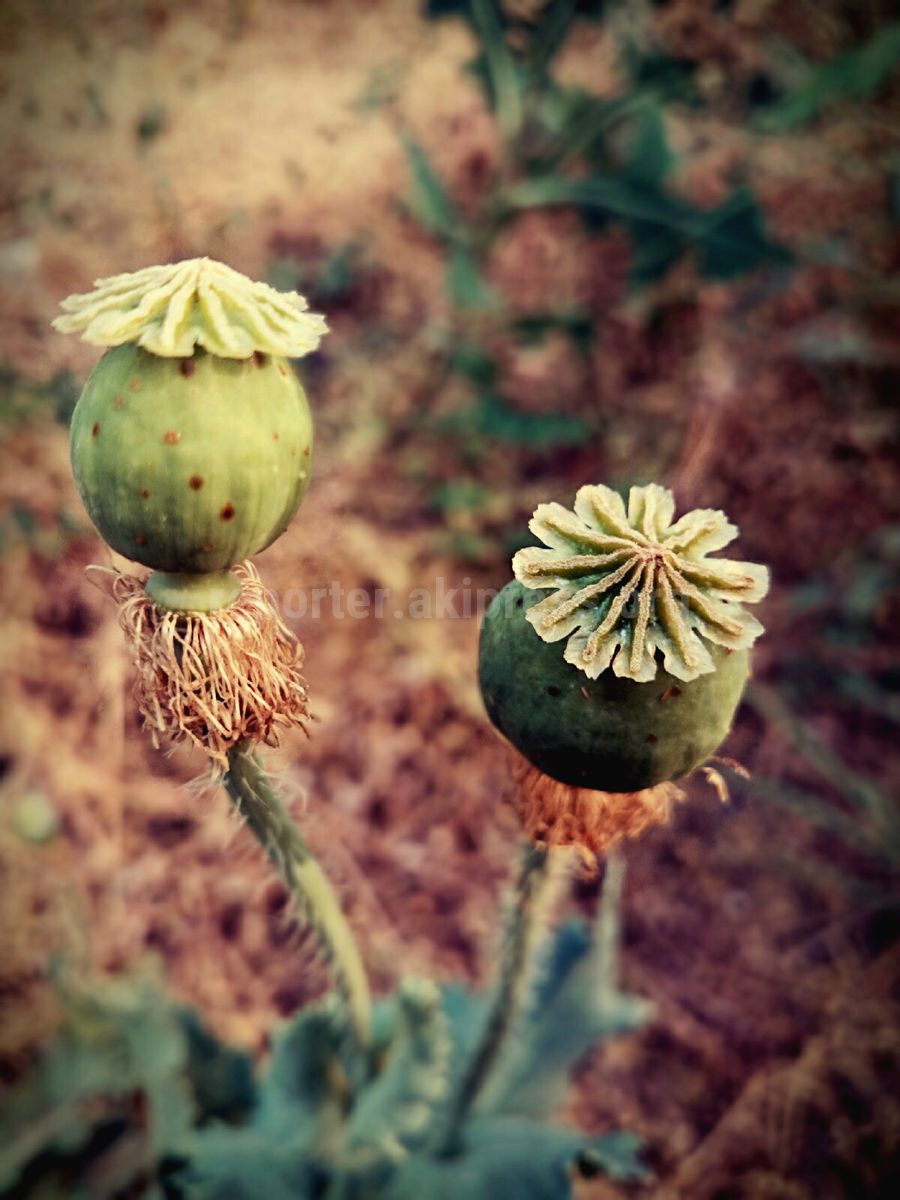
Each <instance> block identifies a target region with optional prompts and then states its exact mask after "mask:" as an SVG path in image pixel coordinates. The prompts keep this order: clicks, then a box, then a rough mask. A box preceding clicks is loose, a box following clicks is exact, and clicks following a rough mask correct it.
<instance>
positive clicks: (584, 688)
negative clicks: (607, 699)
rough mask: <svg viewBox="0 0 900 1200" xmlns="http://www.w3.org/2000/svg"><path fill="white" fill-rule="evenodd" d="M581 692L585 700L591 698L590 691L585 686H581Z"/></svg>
mask: <svg viewBox="0 0 900 1200" xmlns="http://www.w3.org/2000/svg"><path fill="white" fill-rule="evenodd" d="M581 694H582V696H584V698H585V700H590V698H591V693H590V692H589V691H588V690H587V688H586V687H583V688H582V689H581Z"/></svg>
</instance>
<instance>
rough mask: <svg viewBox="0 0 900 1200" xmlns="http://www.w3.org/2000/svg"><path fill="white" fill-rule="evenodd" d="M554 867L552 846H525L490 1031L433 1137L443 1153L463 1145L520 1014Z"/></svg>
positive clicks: (487, 1029)
mask: <svg viewBox="0 0 900 1200" xmlns="http://www.w3.org/2000/svg"><path fill="white" fill-rule="evenodd" d="M549 867H550V852H549V850H548V849H547V847H546V846H532V845H528V846H527V847H526V848H525V851H524V854H523V857H522V865H521V868H520V870H519V876H518V879H517V880H516V890H515V896H514V899H513V906H512V912H511V913H510V917H509V921H508V924H507V928H506V932H505V937H504V947H503V962H502V964H501V968H500V979H499V982H498V984H497V991H496V993H495V995H494V999H493V1002H492V1004H491V1008H490V1012H489V1014H488V1018H487V1023H486V1025H485V1028H484V1032H483V1033H482V1035H481V1039H480V1041H479V1043H478V1045H477V1046H476V1047H475V1050H474V1052H473V1054H472V1057H471V1058H470V1059H469V1061H468V1062H467V1063H466V1065H465V1067H464V1069H463V1073H462V1075H461V1076H460V1079H459V1082H458V1084H457V1086H456V1089H455V1091H454V1093H453V1095H451V1097H450V1100H449V1102H448V1105H447V1109H446V1113H445V1117H444V1121H443V1123H442V1124H441V1126H440V1127H439V1129H438V1132H437V1136H436V1137H435V1139H434V1141H433V1147H434V1153H435V1154H436V1155H437V1156H439V1157H449V1156H451V1155H453V1154H455V1153H457V1152H458V1151H459V1149H460V1143H461V1138H462V1128H463V1124H464V1122H465V1119H466V1116H467V1115H468V1113H469V1110H470V1109H471V1107H472V1105H473V1104H474V1102H475V1100H476V1099H477V1097H478V1094H479V1093H480V1091H481V1089H482V1087H483V1086H484V1084H485V1082H486V1080H487V1077H488V1075H489V1074H490V1071H491V1068H492V1067H493V1065H494V1063H495V1062H496V1060H497V1056H498V1055H499V1053H500V1051H501V1049H502V1047H503V1043H504V1040H505V1039H506V1036H507V1034H508V1033H509V1031H510V1029H511V1027H512V1026H513V1024H514V1022H515V1020H516V1018H517V1017H518V1015H519V1010H520V1008H521V1001H522V993H523V992H524V990H525V984H526V983H527V981H528V978H529V974H530V965H531V957H532V950H533V948H534V944H535V942H536V940H537V935H538V933H539V931H540V927H541V923H540V915H541V913H542V911H543V909H544V907H545V905H544V903H543V901H544V900H545V899H546V892H547V888H548V884H549V882H550V879H551V873H550V869H549Z"/></svg>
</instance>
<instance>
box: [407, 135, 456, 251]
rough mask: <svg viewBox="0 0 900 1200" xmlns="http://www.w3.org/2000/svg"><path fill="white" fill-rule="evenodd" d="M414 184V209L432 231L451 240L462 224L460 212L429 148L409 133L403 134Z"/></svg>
mask: <svg viewBox="0 0 900 1200" xmlns="http://www.w3.org/2000/svg"><path fill="white" fill-rule="evenodd" d="M402 140H403V148H404V150H405V151H406V159H407V162H408V163H409V169H410V177H411V183H412V209H413V212H414V213H415V216H416V217H417V219H418V220H419V221H420V222H421V224H422V225H424V226H425V228H426V229H427V230H428V231H429V232H430V233H434V234H436V235H437V236H438V237H441V238H444V239H447V240H449V239H451V238H453V237H454V236H455V234H456V233H457V231H458V229H459V226H460V219H459V214H458V213H457V211H456V206H455V205H454V203H453V201H452V200H451V199H450V195H449V193H448V192H447V190H446V188H445V187H444V185H443V183H442V181H441V179H440V176H439V175H438V174H437V172H436V171H435V170H434V168H433V167H432V165H431V160H430V159H429V157H428V155H427V154H426V152H425V150H424V149H423V148H422V146H420V145H419V143H418V142H417V141H416V140H415V139H414V138H412V137H411V136H410V135H409V134H407V133H404V134H403V135H402Z"/></svg>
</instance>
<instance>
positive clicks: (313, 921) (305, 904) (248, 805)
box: [223, 742, 371, 1053]
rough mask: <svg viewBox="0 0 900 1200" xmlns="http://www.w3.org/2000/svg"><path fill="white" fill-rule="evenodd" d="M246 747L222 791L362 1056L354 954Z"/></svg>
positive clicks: (364, 1016)
mask: <svg viewBox="0 0 900 1200" xmlns="http://www.w3.org/2000/svg"><path fill="white" fill-rule="evenodd" d="M252 745H253V743H251V742H239V743H238V744H237V745H236V746H234V747H233V748H232V749H231V750H230V751H229V752H228V770H227V771H226V773H225V776H224V780H223V782H224V784H225V788H226V790H227V792H228V795H229V796H230V797H231V799H232V801H233V803H234V806H235V808H236V809H237V811H238V812H239V813H240V815H241V816H242V817H243V818H244V820H245V821H246V822H247V824H248V825H249V826H250V829H251V830H252V832H253V834H254V836H255V837H256V840H257V841H258V842H259V843H260V845H261V846H262V847H263V849H264V850H265V851H266V853H267V854H268V856H269V858H270V859H271V860H272V862H273V863H274V865H275V867H276V868H277V870H278V872H279V873H280V875H281V877H282V878H283V879H284V881H285V883H286V884H287V885H288V887H289V888H290V890H291V894H292V895H293V896H294V898H295V899H296V901H297V902H298V904H299V905H300V908H301V909H302V911H303V915H304V916H305V918H306V920H307V921H308V922H309V924H310V925H311V926H312V928H313V929H314V931H315V933H316V935H317V937H318V939H319V941H320V943H321V945H322V947H323V949H324V951H325V955H326V957H327V959H328V962H329V964H330V966H331V969H332V971H333V972H334V975H335V981H336V984H337V989H338V992H339V994H340V996H341V997H342V999H343V1003H344V1006H345V1009H346V1012H347V1019H348V1022H349V1026H350V1030H351V1032H352V1035H353V1039H354V1040H355V1042H356V1045H357V1047H358V1049H359V1050H360V1051H362V1052H363V1053H364V1052H365V1051H366V1049H367V1047H368V1044H369V1034H370V1021H371V999H370V994H369V982H368V979H367V977H366V972H365V968H364V966H363V962H362V958H361V956H360V953H359V948H358V946H357V944H356V940H355V938H354V937H353V934H352V932H351V930H350V926H349V924H348V923H347V918H346V917H345V916H344V913H343V911H342V909H341V906H340V903H339V902H338V898H337V896H336V895H335V892H334V889H333V888H332V886H331V883H330V882H329V880H328V876H327V875H326V874H325V872H324V871H323V870H322V868H321V866H320V865H319V862H318V860H317V859H316V858H315V856H314V855H313V854H312V852H311V851H310V849H309V847H308V846H307V844H306V842H305V840H304V838H303V835H302V834H301V832H300V830H299V829H298V828H297V826H296V825H295V824H294V822H293V821H292V820H291V818H290V816H289V815H288V813H287V811H286V810H285V808H284V805H283V804H282V803H281V800H280V799H279V798H278V795H277V793H276V792H275V789H274V788H273V787H272V784H271V781H270V779H269V777H268V775H267V774H266V772H265V771H264V770H263V768H262V767H261V766H260V763H259V761H258V759H257V758H256V756H255V755H254V754H253V752H252Z"/></svg>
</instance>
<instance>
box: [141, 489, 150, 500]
mask: <svg viewBox="0 0 900 1200" xmlns="http://www.w3.org/2000/svg"><path fill="white" fill-rule="evenodd" d="M141 495H142V496H143V497H144V499H145V500H149V499H150V493H149V492H148V491H147V489H146V488H141Z"/></svg>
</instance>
